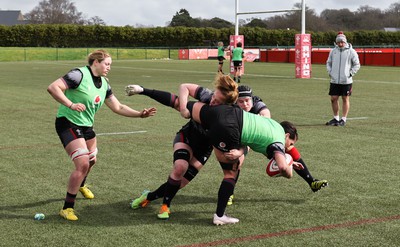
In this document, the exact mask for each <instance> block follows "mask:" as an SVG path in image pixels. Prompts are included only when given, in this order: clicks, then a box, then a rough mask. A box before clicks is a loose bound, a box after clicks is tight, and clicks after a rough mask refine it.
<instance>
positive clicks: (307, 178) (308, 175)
mask: <svg viewBox="0 0 400 247" xmlns="http://www.w3.org/2000/svg"><path fill="white" fill-rule="evenodd" d="M297 162H299V163H301V164H302V165H303V166H304V169H303V170H296V169H294V170H295V172H296V173H297V174H299V176H300V177H302V178H303V179H304V180H305V181H306V182H307V183H308V184H309V185H311V183H312V182H314V178H313V176H311V173H310V171H308V168H307V166H306V163H304V161H303V159H302V158H300V159H299V160H297Z"/></svg>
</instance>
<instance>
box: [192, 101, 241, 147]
mask: <svg viewBox="0 0 400 247" xmlns="http://www.w3.org/2000/svg"><path fill="white" fill-rule="evenodd" d="M200 119H201V122H202V124H203V126H205V128H206V129H207V130H208V132H207V135H208V137H209V139H210V141H211V144H212V145H213V146H214V147H215V148H217V149H219V150H220V151H222V152H228V151H229V150H231V149H239V148H241V147H242V145H241V144H240V141H241V133H242V127H243V110H242V109H240V108H239V107H238V106H228V105H219V106H208V105H205V106H203V108H202V109H201V111H200Z"/></svg>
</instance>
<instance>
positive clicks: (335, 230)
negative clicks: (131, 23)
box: [0, 59, 400, 247]
mask: <svg viewBox="0 0 400 247" xmlns="http://www.w3.org/2000/svg"><path fill="white" fill-rule="evenodd" d="M0 65H1V67H2V69H1V71H2V73H1V74H0V85H1V91H0V102H1V108H0V112H1V118H0V133H1V135H0V157H1V161H0V163H1V173H0V174H1V175H0V176H1V177H0V180H1V185H2V186H1V188H0V192H1V197H2V199H1V202H0V208H1V218H0V227H1V231H0V239H1V242H0V246H246V247H252V246H338V247H339V246H340V247H342V246H360V247H365V246H380V247H381V246H387V247H389V246H390V247H391V246H400V242H399V238H398V234H399V232H400V213H399V205H400V200H399V198H400V190H399V176H400V172H399V165H400V158H399V157H398V151H399V147H400V140H399V139H400V134H399V126H400V114H399V98H400V70H399V68H395V67H365V66H364V67H362V68H361V70H360V71H359V73H358V74H357V75H356V77H355V84H354V87H353V96H352V97H351V109H350V114H349V120H348V123H347V125H346V126H345V127H327V126H325V125H324V124H325V122H326V121H328V120H329V119H331V118H332V113H331V108H330V99H329V96H328V88H329V81H328V78H327V74H326V71H325V66H322V65H313V67H312V69H313V73H312V78H311V79H295V78H294V65H293V64H277V63H247V64H246V65H245V67H246V68H245V69H246V74H245V75H244V76H243V79H242V83H243V84H246V85H249V86H251V87H252V88H253V91H254V93H255V94H256V95H258V96H260V97H261V98H262V99H263V100H264V102H266V104H267V105H268V107H269V108H270V110H271V112H272V117H273V118H274V119H276V120H278V121H282V120H289V121H292V122H294V123H295V124H296V125H297V126H298V129H299V134H300V136H299V138H300V139H299V141H298V143H297V146H298V148H299V150H300V151H301V153H302V157H303V159H304V161H305V162H306V163H307V165H308V167H309V169H310V171H311V173H312V174H313V176H314V177H316V178H320V179H327V180H328V181H329V184H330V186H329V187H327V188H325V189H323V190H321V191H320V192H318V193H312V192H311V190H310V188H309V187H308V185H307V184H306V183H305V182H304V181H303V180H302V179H301V178H300V177H299V176H298V175H297V174H295V175H294V177H293V178H292V179H290V180H287V179H284V178H270V177H268V176H267V175H266V174H265V167H266V164H267V160H266V159H265V158H264V157H263V156H262V155H260V154H257V153H250V154H249V155H248V156H247V159H246V161H245V164H244V167H243V170H242V172H241V176H240V180H239V182H238V184H237V187H236V190H235V196H236V197H235V199H236V200H235V203H234V205H232V206H230V207H228V208H227V213H228V214H230V215H232V216H234V217H238V218H239V219H240V222H239V223H238V224H235V225H226V226H221V227H216V226H214V225H213V224H212V215H213V213H214V211H215V208H216V200H217V199H216V198H217V192H218V188H219V185H220V182H221V179H222V172H221V169H220V167H219V164H218V163H217V162H216V160H215V158H214V157H212V158H211V159H210V161H209V162H208V163H207V164H206V166H205V167H204V169H203V170H202V171H201V172H200V173H199V175H198V177H197V178H196V179H195V180H194V181H193V182H192V183H191V184H190V185H189V186H187V187H186V188H184V189H183V190H182V191H180V192H179V193H178V194H177V196H176V197H175V199H174V201H173V203H172V205H171V211H172V214H171V217H170V219H169V220H168V221H160V220H158V219H157V217H156V214H157V211H158V209H159V206H160V205H161V201H155V202H153V203H152V204H151V205H150V206H149V207H148V208H145V209H140V210H131V209H130V208H129V202H130V200H131V199H133V198H135V197H137V196H138V195H139V194H140V193H141V192H142V191H143V189H146V188H147V189H152V190H153V189H156V188H157V187H158V186H159V185H160V184H162V183H164V182H165V181H166V179H167V177H168V174H169V172H170V170H171V167H172V140H173V138H174V136H175V133H176V131H178V130H179V128H180V127H181V126H182V125H184V124H185V123H186V121H187V120H185V119H183V118H181V117H180V116H179V114H178V113H177V112H176V111H174V110H172V109H170V108H167V107H164V106H162V105H160V104H158V103H156V102H154V101H152V100H151V99H149V98H146V97H145V96H141V95H135V96H132V97H127V96H125V95H124V86H125V85H127V84H140V85H143V86H145V87H148V88H157V89H162V90H169V91H173V92H177V89H178V85H179V84H180V83H183V82H193V83H198V84H200V85H202V86H207V87H212V80H213V78H214V76H215V71H216V69H217V62H216V61H176V60H169V61H163V60H125V61H121V60H115V61H114V63H113V65H112V70H111V72H110V74H109V79H110V84H111V86H112V88H113V91H114V94H115V95H116V96H117V98H118V99H119V100H120V101H121V102H123V103H125V104H128V105H129V106H131V107H133V108H134V109H142V108H144V107H149V106H156V107H157V109H158V113H157V115H156V116H155V117H152V118H148V119H129V118H124V117H121V116H118V115H115V114H114V113H112V112H111V111H110V110H109V109H108V108H107V107H106V106H104V107H103V109H101V110H100V111H99V113H98V114H97V115H96V124H95V131H96V133H97V134H98V148H99V154H98V163H97V164H96V166H95V167H94V169H93V170H92V173H91V174H90V176H89V178H88V183H89V184H90V185H91V189H92V191H93V192H94V193H95V196H96V198H95V199H93V200H85V199H83V197H82V196H81V195H80V194H79V195H78V197H77V198H78V199H77V203H76V207H75V209H76V210H77V212H78V216H79V221H77V222H68V221H66V220H64V219H62V218H60V217H59V216H58V212H59V210H60V208H61V207H62V205H63V200H64V196H65V193H66V185H67V180H68V177H69V175H70V172H71V171H72V169H73V165H72V162H71V161H70V160H69V158H68V156H67V155H66V153H65V152H64V150H63V148H62V145H61V143H60V141H59V139H58V136H57V134H56V132H55V129H54V118H55V114H56V110H57V107H58V104H57V103H56V102H55V101H54V100H53V99H52V98H51V96H50V95H49V94H48V93H47V91H46V88H47V86H48V85H49V84H50V83H51V82H52V81H54V80H55V79H57V78H59V77H60V76H63V75H64V74H65V73H66V72H67V71H68V70H69V69H71V68H73V67H76V66H81V65H85V60H84V59H82V60H79V61H49V62H43V61H42V62H2V63H0ZM224 69H225V71H227V63H226V64H225V68H224ZM142 131H144V132H142ZM127 132H131V133H127ZM135 132H136V133H135ZM37 212H41V213H44V214H45V215H46V219H45V220H42V221H35V220H34V219H33V217H34V215H35V213H37Z"/></svg>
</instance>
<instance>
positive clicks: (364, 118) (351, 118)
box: [347, 117, 368, 120]
mask: <svg viewBox="0 0 400 247" xmlns="http://www.w3.org/2000/svg"><path fill="white" fill-rule="evenodd" d="M366 119H368V117H349V118H347V120H366Z"/></svg>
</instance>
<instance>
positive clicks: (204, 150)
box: [174, 120, 212, 165]
mask: <svg viewBox="0 0 400 247" xmlns="http://www.w3.org/2000/svg"><path fill="white" fill-rule="evenodd" d="M199 128H201V129H199ZM177 142H182V143H185V144H187V145H189V147H190V148H191V149H192V152H193V156H194V157H195V158H196V159H197V160H198V161H200V163H201V164H202V165H204V164H205V163H206V162H207V160H208V158H210V155H211V152H212V146H211V144H210V143H209V139H208V137H207V135H206V133H205V131H204V129H203V128H202V127H201V126H200V125H199V124H197V123H196V122H194V121H193V120H191V121H189V122H188V123H187V124H186V125H185V126H183V127H182V128H181V129H180V130H179V132H178V133H176V136H175V139H174V144H175V143H177Z"/></svg>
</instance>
